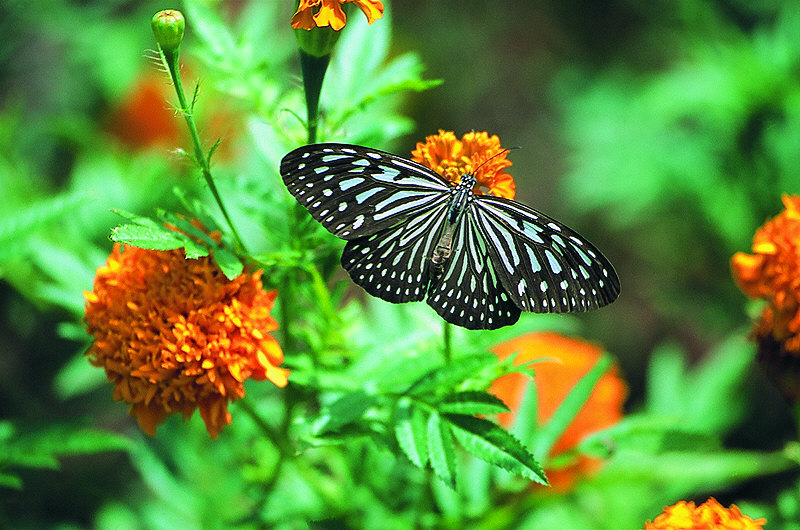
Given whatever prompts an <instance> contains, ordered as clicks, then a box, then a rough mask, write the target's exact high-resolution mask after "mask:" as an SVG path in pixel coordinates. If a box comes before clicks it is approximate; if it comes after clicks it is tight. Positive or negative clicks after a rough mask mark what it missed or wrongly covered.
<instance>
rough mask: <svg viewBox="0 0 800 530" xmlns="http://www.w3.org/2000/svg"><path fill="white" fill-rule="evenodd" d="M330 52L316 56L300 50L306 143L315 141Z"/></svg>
mask: <svg viewBox="0 0 800 530" xmlns="http://www.w3.org/2000/svg"><path fill="white" fill-rule="evenodd" d="M330 58H331V56H330V54H327V55H323V56H322V57H317V56H315V55H311V54H309V53H306V52H305V51H303V50H300V68H301V70H302V71H303V86H304V88H305V93H306V116H307V120H308V124H307V126H308V143H310V144H313V143H316V141H317V125H318V124H319V96H320V93H321V92H322V81H323V80H324V79H325V72H326V71H327V69H328V62H329V61H330Z"/></svg>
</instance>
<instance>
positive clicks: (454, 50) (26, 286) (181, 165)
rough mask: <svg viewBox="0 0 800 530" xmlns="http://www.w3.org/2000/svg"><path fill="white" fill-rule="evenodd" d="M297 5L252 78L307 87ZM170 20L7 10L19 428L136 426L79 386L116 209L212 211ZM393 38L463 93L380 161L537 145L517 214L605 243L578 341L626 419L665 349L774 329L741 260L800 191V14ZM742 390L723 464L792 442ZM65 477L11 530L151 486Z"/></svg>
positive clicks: (498, 17)
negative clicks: (157, 31) (615, 366)
mask: <svg viewBox="0 0 800 530" xmlns="http://www.w3.org/2000/svg"><path fill="white" fill-rule="evenodd" d="M207 4H208V5H210V6H212V7H214V9H218V10H219V11H221V12H222V13H223V15H224V16H225V17H227V18H228V19H229V20H232V21H237V22H236V24H234V23H232V26H235V27H238V28H248V27H256V26H257V25H258V20H253V21H250V23H249V24H248V23H243V22H242V21H241V17H242V16H243V14H244V15H247V14H248V13H250V12H251V10H249V8H248V7H247V6H248V3H247V2H239V1H230V2H207ZM284 4H286V5H280V4H279V3H277V2H275V5H276V6H278V7H275V9H276V10H277V11H278V12H279V13H280V14H281V16H282V17H285V20H286V25H287V27H285V28H273V29H271V30H270V31H264V34H265V35H272V36H273V40H271V39H269V38H267V39H264V40H263V41H256V42H254V44H255V45H256V46H255V48H254V49H253V56H252V57H249V58H248V59H250V60H252V61H253V64H258V60H260V59H259V58H260V57H273V58H275V57H278V58H285V60H286V61H289V63H290V64H294V65H295V70H294V71H293V72H290V73H287V72H285V71H271V70H270V65H269V63H268V62H265V63H264V64H265V66H264V69H263V72H262V73H263V75H265V76H270V75H279V76H280V77H279V78H278V79H275V80H274V81H275V83H276V84H277V85H278V86H281V87H282V89H281V90H284V91H286V90H289V89H296V88H297V87H298V79H299V78H298V75H299V73H298V72H299V68H297V66H296V62H293V61H295V59H294V57H293V54H294V53H295V51H294V37H293V36H292V34H291V32H290V31H289V30H288V29H287V28H288V18H289V16H291V13H292V12H293V5H291V4H292V2H290V1H288V0H287V1H286V2H284ZM173 7H177V8H180V7H181V6H180V5H165V4H163V3H158V2H134V1H118V0H111V1H109V0H104V1H95V2H92V1H83V2H67V1H61V2H59V1H54V0H48V1H43V2H38V3H36V4H35V7H32V4H31V3H30V2H22V1H14V0H7V1H5V2H2V3H0V35H3V38H2V41H1V42H0V197H2V198H3V208H2V209H0V418H2V419H10V420H13V422H14V425H15V427H16V429H18V431H20V432H22V433H23V434H24V433H25V432H28V431H30V432H33V431H37V432H38V431H40V430H41V429H42V428H46V427H49V426H54V428H55V427H56V426H58V425H62V424H65V423H70V424H74V423H75V422H76V421H77V422H78V423H81V424H85V425H96V424H101V425H103V426H105V427H107V428H109V429H116V428H118V429H120V430H121V429H123V428H129V427H130V424H131V421H132V420H130V419H129V418H128V417H127V416H126V415H125V407H124V406H123V405H121V404H117V403H114V402H113V401H112V400H111V399H110V388H109V387H108V386H107V385H103V384H101V381H102V379H103V376H102V374H101V373H97V374H95V373H94V372H91V373H90V372H88V371H87V370H84V369H83V368H82V364H83V363H85V361H84V360H83V359H82V358H81V352H82V351H83V349H84V348H85V347H86V344H87V338H86V337H85V336H84V335H83V332H82V328H81V326H80V317H81V313H82V307H83V298H82V295H81V292H82V291H83V290H90V289H91V287H92V279H93V275H94V269H95V268H96V267H97V266H99V265H101V264H102V263H104V261H105V259H106V255H107V253H108V251H109V250H110V248H111V243H110V242H109V241H108V239H107V235H108V233H109V230H110V228H111V227H113V226H114V225H116V224H117V223H118V222H119V219H118V218H117V217H116V216H115V215H113V214H112V213H110V212H109V211H108V210H109V208H111V207H119V208H124V209H127V210H130V211H135V212H140V213H147V212H150V211H152V210H153V209H154V208H156V207H169V206H170V204H171V203H174V197H173V196H172V195H171V193H170V191H169V190H170V189H171V187H172V186H173V185H176V184H180V185H182V186H184V187H187V188H196V189H198V190H199V191H198V193H203V191H202V186H201V185H200V183H199V181H198V179H197V178H196V176H195V174H194V172H193V171H192V168H191V167H190V165H189V164H188V163H186V162H184V161H183V160H181V159H180V157H178V156H176V155H174V154H173V153H171V150H172V149H174V148H175V147H178V146H180V145H182V146H186V144H185V139H183V138H182V129H181V127H180V126H181V124H180V123H178V118H175V120H174V122H175V124H177V126H175V124H173V125H170V122H169V120H167V121H166V122H163V113H161V114H160V116H161V117H157V116H156V114H158V113H157V112H153V116H149V114H148V112H149V111H145V110H143V109H147V108H149V109H150V110H153V105H152V102H153V101H155V102H156V105H160V106H161V108H160V109H158V108H157V109H156V110H165V109H166V108H167V106H168V104H167V100H171V95H170V93H169V91H168V88H169V87H168V86H166V80H165V79H164V78H163V77H160V74H159V73H158V72H157V68H156V67H155V66H154V65H153V64H152V62H151V61H149V60H148V59H147V58H146V55H147V54H146V50H148V49H152V48H153V47H154V43H153V38H152V34H151V31H150V26H149V20H150V17H151V16H152V14H153V13H155V12H156V11H158V10H159V9H163V8H173ZM351 16H354V17H355V16H358V17H360V16H361V15H360V13H358V12H357V11H356V10H353V11H351ZM380 23H381V21H378V22H376V24H380ZM391 23H392V24H393V32H394V33H393V42H392V54H393V55H400V54H402V53H404V52H409V51H413V52H416V53H417V54H419V56H420V57H421V59H422V61H423V63H424V64H425V65H426V66H427V70H426V77H427V78H440V79H442V80H443V81H444V83H443V84H442V85H440V86H438V87H436V88H434V89H431V90H429V91H427V92H422V93H418V94H413V95H411V96H409V97H407V98H405V99H404V100H403V105H404V107H401V109H403V110H404V111H405V114H406V115H408V116H409V117H410V118H411V120H412V121H413V123H414V127H413V130H408V131H403V132H404V134H403V135H402V136H400V137H399V138H398V139H397V140H396V141H395V142H394V143H393V145H391V146H383V147H391V148H392V149H393V150H394V152H396V153H399V154H408V153H409V152H410V151H411V149H413V147H414V145H415V143H416V142H417V141H423V139H424V137H425V136H426V135H429V134H434V133H435V132H436V131H437V130H438V129H449V130H454V131H455V132H456V134H457V135H461V134H463V133H464V132H467V131H469V130H473V129H474V130H476V131H482V130H486V131H488V132H489V133H490V134H497V135H499V136H500V138H501V140H502V142H503V144H504V145H505V146H520V147H521V149H518V150H515V151H513V152H512V153H511V155H510V158H511V160H512V161H513V162H514V165H513V166H512V167H511V168H510V170H509V173H511V174H512V175H513V176H514V178H515V180H516V183H517V199H518V200H520V201H522V202H525V203H527V204H529V205H531V206H533V207H535V208H537V209H539V210H541V211H543V212H545V213H547V214H549V215H551V216H554V217H556V218H558V219H560V220H562V221H564V222H565V223H567V224H568V225H570V226H571V227H573V228H575V229H576V230H577V231H578V232H580V233H581V234H584V235H586V236H587V237H588V238H589V239H590V240H591V241H592V242H593V243H595V244H596V245H597V246H598V247H599V248H600V249H602V250H603V251H604V253H605V254H606V255H607V256H608V257H609V258H610V260H611V261H612V263H614V265H615V267H616V268H617V272H618V274H619V277H620V279H621V283H622V295H621V297H620V299H619V300H618V301H617V302H616V303H615V304H613V305H612V306H610V307H608V308H604V309H602V310H600V311H597V312H593V313H590V314H586V315H582V316H580V317H579V318H580V320H581V324H582V325H581V329H582V333H581V334H582V336H583V337H585V338H587V339H591V340H597V341H599V342H601V343H602V344H603V345H605V347H606V348H607V349H608V350H609V351H610V352H612V353H614V354H615V355H616V356H617V357H618V359H619V362H620V365H621V368H622V373H623V374H624V377H625V379H626V380H627V381H628V383H629V385H630V387H631V395H630V398H629V409H630V410H631V411H635V410H637V409H640V408H641V407H642V402H643V400H644V399H645V398H644V396H645V393H646V390H645V388H646V385H647V381H646V377H645V376H646V373H647V371H648V366H649V363H650V354H651V352H652V351H653V350H654V349H659V348H672V349H674V350H675V351H678V352H683V353H684V354H685V355H686V357H687V359H689V362H690V363H691V362H695V361H698V360H699V359H702V358H703V357H704V356H705V355H706V353H707V352H708V351H709V350H711V349H713V348H714V347H715V346H716V345H718V344H720V343H722V342H724V341H725V340H726V338H728V337H731V336H738V337H742V336H745V335H746V329H747V327H748V325H749V321H750V319H751V318H752V316H753V315H754V314H755V313H754V312H753V311H750V314H748V308H750V309H752V307H751V306H749V305H748V303H747V302H746V300H745V298H744V296H743V295H742V294H741V293H740V292H739V291H738V290H737V288H736V287H735V285H734V283H733V281H732V279H731V276H730V273H729V265H728V261H729V259H730V256H731V255H732V254H733V253H734V252H736V251H739V250H742V251H748V250H749V247H750V243H751V240H752V236H753V233H754V231H755V230H756V228H757V227H758V226H759V225H760V224H761V223H762V222H763V221H764V220H766V219H767V218H768V217H771V216H774V215H776V214H777V213H778V212H779V211H780V210H781V208H782V206H781V202H780V196H781V194H782V193H797V192H799V191H800V163H798V162H800V6H798V4H797V3H796V2H794V1H791V0H787V1H779V0H774V1H764V2H748V1H744V0H740V1H737V0H730V1H710V2H708V1H703V0H679V1H667V0H657V1H634V0H627V1H625V0H622V1H619V0H618V1H611V2H589V3H587V2H577V1H538V2H528V3H520V2H514V1H510V0H496V1H494V2H490V3H487V2H480V1H477V0H467V1H458V2H456V1H437V2H427V1H424V0H397V1H394V2H392V3H391ZM191 24H192V21H191V20H188V27H189V30H188V32H187V40H186V43H185V44H184V47H183V49H184V54H185V59H184V67H185V69H186V71H187V72H190V75H191V76H192V77H199V78H200V79H201V94H202V97H203V98H205V99H203V100H201V106H200V108H201V113H202V112H203V111H207V114H206V115H205V116H203V115H202V114H201V117H200V119H201V122H202V121H203V120H204V119H205V127H206V129H204V131H203V132H205V133H207V137H213V136H214V135H220V136H223V137H225V139H226V140H225V144H224V145H223V152H222V153H221V154H220V157H222V160H223V162H221V163H220V165H221V167H222V169H221V173H222V175H223V176H225V172H226V171H228V172H230V173H231V174H232V173H233V172H235V171H236V169H235V168H236V167H237V166H236V164H235V163H232V164H231V165H230V168H233V169H227V168H228V166H226V165H225V162H224V161H225V160H233V161H236V160H240V159H242V158H244V159H247V160H249V162H250V163H251V165H250V166H248V169H247V172H248V177H247V178H246V179H244V183H243V184H241V186H242V189H240V191H242V190H244V191H245V192H246V190H247V186H248V184H247V183H248V182H250V183H252V182H253V181H255V180H257V179H258V178H260V176H259V172H260V168H258V167H257V166H255V165H252V159H248V158H247V156H246V155H242V153H243V152H244V153H246V152H247V151H248V149H251V143H250V140H248V139H247V138H246V136H247V134H246V132H245V129H246V126H245V121H246V120H245V118H243V117H242V116H243V114H246V113H247V112H254V111H255V112H257V111H258V105H256V104H254V103H253V101H256V100H257V98H254V97H250V99H249V100H248V95H247V94H244V95H242V99H243V100H248V102H249V106H248V105H243V104H242V103H241V101H239V100H237V98H236V97H234V96H232V95H231V91H230V90H226V87H225V86H224V77H222V76H221V75H220V73H219V72H220V71H221V69H220V68H219V65H217V70H216V74H217V75H218V76H220V77H218V78H216V79H215V78H214V77H213V74H210V73H206V70H205V69H204V68H205V67H206V66H207V62H204V61H203V59H202V58H200V59H198V58H196V57H193V56H192V44H193V42H194V40H193V39H194V38H195V35H194V34H193V29H192V26H191ZM232 31H236V30H232ZM244 35H245V37H244V38H246V35H247V34H246V33H245V34H244ZM339 52H340V53H342V52H344V50H339ZM229 59H230V58H229ZM276 62H277V60H276ZM229 64H230V67H231V68H235V66H236V64H237V63H236V61H235V60H232V59H231V60H230V63H229ZM206 77H209V78H210V80H209V81H208V82H206V81H205V78H206ZM220 79H222V81H220ZM143 85H144V86H148V87H155V89H154V90H155V93H156V96H155V98H154V99H152V98H151V99H147V98H145V101H150V102H151V103H150V107H147V106H144V107H136V105H135V104H134V103H135V102H134V103H132V102H131V94H133V93H137V94H141V90H140V89H141V86H143ZM161 89H165V90H164V91H163V92H159V90H161ZM272 96H275V94H267V93H264V94H261V95H260V97H263V98H264V99H265V100H266V99H268V98H270V97H272ZM143 97H144V96H143ZM159 101H160V103H158V102H159ZM242 108H245V110H244V111H243V110H242ZM131 109H133V110H131ZM137 109H138V110H137ZM208 109H211V110H208ZM167 112H169V111H168V110H167ZM148 120H156V121H148ZM158 120H162V121H158ZM142 123H144V124H145V125H141V124H142ZM148 123H158V125H157V126H156V125H153V126H148V125H147V124H148ZM137 127H143V131H141V132H139V133H136V132H135V131H137V130H138V129H136V128H137ZM159 127H160V128H159ZM156 129H157V130H156ZM401 129H402V128H398V130H401ZM155 133H158V134H155ZM334 140H335V139H334ZM181 142H184V143H181ZM226 157H227V158H226ZM239 167H240V166H239ZM270 170H271V171H274V170H275V168H272V169H270ZM264 171H266V170H264ZM243 196H246V193H245V194H244V195H243ZM252 200H253V201H254V202H257V201H258V197H257V196H253V197H252ZM241 208H242V211H245V212H246V211H247V205H246V204H245V205H242V206H241ZM19 212H23V213H24V215H23V216H22V217H20V216H19V215H17V214H18V213H19ZM665 345H666V346H665ZM651 368H652V367H651ZM96 372H100V370H96ZM87 374H88V375H87ZM652 374H653V372H652V371H651V375H652ZM655 375H658V374H657V373H655ZM92 377H94V379H93V380H92V381H91V382H87V381H86V380H85V378H92ZM93 384H94V385H95V387H94V388H96V389H95V390H93V391H92V392H89V393H85V392H78V391H76V390H75V389H77V388H85V387H86V386H87V385H88V386H91V385H93ZM729 390H730V391H731V395H725V396H718V397H719V401H720V402H721V403H728V402H729V403H730V406H731V407H732V408H733V409H736V410H737V413H736V414H737V419H738V420H737V421H736V423H735V424H734V425H731V426H730V428H729V429H728V430H727V431H726V432H725V435H724V437H725V442H726V444H727V445H730V446H733V447H737V448H743V449H754V450H762V451H766V450H772V449H777V448H780V447H782V446H783V445H784V444H785V443H786V442H787V440H790V439H792V438H793V437H795V436H796V425H795V424H794V420H793V419H792V416H791V413H790V408H789V407H788V405H786V404H785V403H784V402H783V401H782V400H781V398H780V396H779V395H778V393H777V391H776V390H775V389H774V388H773V386H772V385H771V383H770V382H769V381H768V380H767V379H766V378H765V377H764V376H763V375H762V374H761V372H760V371H759V370H758V369H754V370H752V371H750V372H748V373H747V374H746V377H745V379H744V380H743V381H742V382H741V385H738V386H736V387H735V388H733V389H729ZM687 403H688V404H689V405H691V400H690V399H688V400H687ZM683 412H685V413H686V414H688V415H691V413H692V411H691V410H687V411H683ZM0 434H2V433H0ZM202 434H204V433H199V434H198V440H202ZM51 435H52V437H53V440H56V441H55V442H53V443H57V440H58V433H57V432H55V431H54V432H53V433H51ZM155 443H156V444H158V443H159V442H158V440H156V442H155ZM196 443H198V444H208V445H211V442H209V441H207V440H206V441H196ZM143 458H144V457H143ZM221 458H222V457H221ZM59 462H60V470H58V471H55V470H51V469H36V470H32V469H23V470H21V471H19V474H20V475H21V478H22V482H23V484H24V488H23V489H22V490H19V491H16V490H13V489H10V488H5V489H1V490H0V512H2V513H3V517H4V520H3V519H0V523H2V522H7V523H16V524H22V525H23V526H31V527H34V526H37V525H55V524H59V523H64V524H74V525H78V526H88V525H91V524H93V521H94V514H95V513H96V511H97V510H98V509H99V508H100V507H101V506H108V505H109V503H113V502H112V501H113V500H114V499H118V498H122V497H125V496H127V495H130V492H131V491H132V486H131V484H136V483H137V481H140V480H142V479H141V477H140V475H139V473H138V472H137V469H136V468H135V466H134V465H133V464H131V462H130V459H129V458H128V455H126V454H125V453H123V452H107V453H102V454H99V455H94V456H74V457H64V458H61V459H60V460H59ZM44 467H46V466H44ZM795 475H796V474H795ZM795 475H793V474H784V475H781V476H779V477H778V478H775V477H770V478H769V479H763V480H756V481H751V482H746V483H744V484H743V485H740V486H737V487H736V488H733V489H731V490H729V491H727V492H726V493H725V494H724V496H721V497H720V500H721V502H723V504H725V501H731V500H735V499H737V498H739V496H747V497H750V498H753V499H756V500H759V501H763V502H765V503H772V502H774V499H775V497H776V495H778V492H779V491H780V490H782V489H784V488H786V487H789V486H790V485H792V484H794V483H795V481H796V478H797V477H796V476H795ZM209 487H210V486H209ZM67 493H69V494H67ZM221 502H222V501H221ZM12 514H13V515H12ZM21 514H24V515H21Z"/></svg>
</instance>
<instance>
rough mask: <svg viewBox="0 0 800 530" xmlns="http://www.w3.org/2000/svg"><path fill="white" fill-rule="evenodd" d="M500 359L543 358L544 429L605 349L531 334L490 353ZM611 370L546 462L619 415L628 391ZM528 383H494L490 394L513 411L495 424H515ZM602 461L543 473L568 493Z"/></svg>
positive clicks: (539, 385) (539, 386)
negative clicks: (514, 353) (511, 356)
mask: <svg viewBox="0 0 800 530" xmlns="http://www.w3.org/2000/svg"><path fill="white" fill-rule="evenodd" d="M492 351H494V353H495V354H497V355H498V356H499V357H500V358H501V359H503V358H505V357H507V356H508V355H510V354H511V353H513V352H517V357H516V359H515V363H516V364H522V363H525V362H528V361H531V360H534V359H544V360H543V361H541V362H538V363H536V364H535V365H534V370H535V376H534V378H535V381H536V391H537V393H538V415H537V422H538V423H539V424H540V425H542V424H545V423H546V422H547V421H548V420H549V419H550V417H551V416H552V415H553V413H554V412H555V411H556V409H557V408H558V406H559V405H560V404H561V402H562V401H563V400H564V398H565V397H566V396H567V394H568V393H569V391H570V390H572V387H573V386H575V384H576V383H577V382H578V381H579V380H580V379H581V378H582V377H583V376H584V375H586V373H587V372H589V370H590V369H591V368H592V367H593V366H594V365H595V363H597V361H598V360H599V359H600V357H601V355H602V354H603V351H604V350H603V348H602V347H601V346H599V345H597V344H592V343H589V342H586V341H583V340H580V339H573V338H570V337H565V336H563V335H560V334H558V333H553V332H539V333H529V334H526V335H523V336H521V337H517V338H516V339H512V340H510V341H507V342H504V343H501V344H498V345H497V346H495V347H494V348H492ZM618 372H619V371H618V369H617V367H616V366H613V367H612V368H611V369H610V370H609V371H608V372H606V373H605V374H604V375H603V376H602V377H601V378H600V380H599V381H598V382H597V385H596V386H595V388H594V390H592V394H591V395H590V397H589V399H588V400H587V402H586V403H585V405H584V406H583V408H582V409H581V411H580V412H579V413H578V414H577V416H575V418H574V419H573V421H572V423H571V424H570V425H569V427H567V429H566V430H565V431H564V433H563V434H562V435H561V437H560V438H559V439H558V440H557V441H556V443H555V444H554V445H553V447H552V449H551V450H550V455H549V456H550V457H551V458H552V457H555V456H558V455H560V454H562V453H564V452H566V451H568V450H570V449H573V448H574V447H575V446H577V445H578V443H580V441H581V440H582V439H583V438H585V437H586V436H587V435H589V434H591V433H593V432H596V431H599V430H601V429H605V428H607V427H611V426H612V425H614V424H615V423H617V422H618V421H619V420H620V419H621V418H622V415H623V410H622V406H623V404H624V402H625V398H626V397H627V393H628V389H627V386H626V385H625V382H624V381H623V380H622V379H621V378H620V376H619V373H618ZM529 382H530V379H529V378H528V377H527V376H525V375H523V374H519V373H514V374H508V375H504V376H503V377H500V378H498V379H496V380H495V381H494V383H493V384H492V387H491V392H492V393H493V394H495V395H496V396H497V397H499V398H500V399H501V400H503V402H504V403H505V404H506V405H508V406H509V408H510V409H511V412H507V413H504V414H499V415H498V421H499V422H500V424H501V425H502V426H504V427H506V428H508V427H510V426H511V425H513V423H514V420H515V414H516V411H517V410H518V409H519V406H520V404H521V401H522V397H523V395H524V393H525V390H526V388H527V386H528V384H529ZM601 465H602V460H600V459H597V458H590V457H587V456H580V457H579V458H578V459H577V461H576V462H575V463H574V464H572V465H570V466H568V467H565V468H559V469H549V470H546V472H547V478H548V480H549V481H550V484H551V485H552V486H553V488H554V489H556V490H559V491H565V490H568V489H570V488H571V487H572V486H573V484H574V483H575V482H576V480H577V479H578V478H580V477H583V476H587V475H590V474H591V473H593V472H596V471H597V470H599V469H600V467H601Z"/></svg>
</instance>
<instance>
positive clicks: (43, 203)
mask: <svg viewBox="0 0 800 530" xmlns="http://www.w3.org/2000/svg"><path fill="white" fill-rule="evenodd" d="M88 198H89V194H88V193H87V192H85V191H82V190H81V191H76V192H73V193H70V194H61V195H56V196H55V197H52V198H47V199H41V200H39V201H37V202H35V203H32V204H29V205H26V206H23V207H21V208H20V207H19V206H17V207H16V208H15V209H14V210H6V211H5V212H3V216H2V218H0V242H2V243H3V246H6V245H8V244H9V243H12V242H14V240H15V239H16V238H21V237H22V236H23V235H26V234H30V233H32V232H35V231H36V230H38V229H39V228H41V227H43V226H45V225H47V224H49V223H51V222H55V221H61V222H63V220H64V216H65V215H68V214H69V213H70V212H74V211H75V210H77V209H78V208H79V206H81V204H82V203H83V202H86V201H87V199H88ZM11 212H13V213H11ZM9 213H11V215H9Z"/></svg>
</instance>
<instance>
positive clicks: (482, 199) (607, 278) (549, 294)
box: [469, 196, 619, 313]
mask: <svg viewBox="0 0 800 530" xmlns="http://www.w3.org/2000/svg"><path fill="white" fill-rule="evenodd" d="M475 199H476V200H474V201H473V202H472V207H471V209H470V212H469V213H470V214H471V215H472V216H473V217H474V219H475V220H476V223H475V224H476V225H477V227H478V230H479V231H480V233H481V234H482V235H483V237H484V238H485V239H486V240H487V241H488V242H489V253H490V256H491V259H492V262H493V263H494V264H495V269H496V271H497V274H498V276H499V278H500V281H501V282H502V285H503V287H504V288H505V290H506V291H507V292H508V294H509V296H510V297H511V299H512V300H513V301H514V303H515V304H516V305H517V306H519V307H520V308H521V309H523V310H525V311H533V312H537V313H563V312H568V311H587V310H590V309H595V308H598V307H601V306H604V305H606V304H609V303H611V302H613V301H614V300H615V299H616V298H617V296H618V295H619V279H618V278H617V275H616V273H615V272H614V269H613V267H612V266H611V264H610V263H609V262H608V260H607V259H606V258H605V256H603V255H602V254H601V253H600V251H598V250H597V249H596V248H595V247H594V246H593V245H592V244H591V243H589V242H588V241H586V240H585V239H584V238H582V237H581V236H579V235H578V234H577V233H575V232H574V231H573V230H571V229H570V228H568V227H567V226H565V225H563V224H562V223H559V222H558V221H555V220H554V219H551V218H550V217H547V216H545V215H543V214H541V213H539V212H537V211H535V210H533V209H531V208H528V207H527V206H525V205H523V204H520V203H518V202H515V201H510V200H508V199H503V198H501V197H490V196H477V197H476V198H475Z"/></svg>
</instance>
